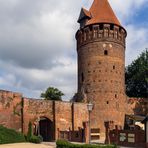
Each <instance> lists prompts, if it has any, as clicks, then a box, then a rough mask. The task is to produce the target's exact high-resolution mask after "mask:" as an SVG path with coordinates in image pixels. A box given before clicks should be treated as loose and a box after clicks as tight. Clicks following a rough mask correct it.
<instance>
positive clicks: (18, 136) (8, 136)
mask: <svg viewBox="0 0 148 148" xmlns="http://www.w3.org/2000/svg"><path fill="white" fill-rule="evenodd" d="M25 141H26V140H25V137H24V135H23V134H22V133H19V132H16V131H15V130H13V129H8V128H6V127H3V126H1V125H0V144H7V143H18V142H25Z"/></svg>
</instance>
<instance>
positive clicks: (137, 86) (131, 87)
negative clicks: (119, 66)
mask: <svg viewBox="0 0 148 148" xmlns="http://www.w3.org/2000/svg"><path fill="white" fill-rule="evenodd" d="M125 83H126V94H127V95H128V96H129V97H141V98H148V51H147V49H146V50H145V51H143V52H142V54H141V55H140V56H139V57H138V58H137V59H136V60H134V61H133V62H132V63H131V64H130V65H129V66H127V67H126V71H125Z"/></svg>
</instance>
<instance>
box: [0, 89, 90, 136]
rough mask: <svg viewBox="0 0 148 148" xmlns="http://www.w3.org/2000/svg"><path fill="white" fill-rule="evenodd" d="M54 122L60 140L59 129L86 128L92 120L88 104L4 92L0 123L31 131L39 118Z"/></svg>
mask: <svg viewBox="0 0 148 148" xmlns="http://www.w3.org/2000/svg"><path fill="white" fill-rule="evenodd" d="M39 117H40V118H43V117H44V118H47V119H49V120H50V121H51V123H52V126H51V127H50V130H51V132H50V133H51V134H52V136H53V137H52V139H58V131H59V130H60V131H68V130H71V131H74V130H78V129H79V128H83V122H87V121H88V111H87V105H86V104H85V103H71V102H64V101H62V102H60V101H59V102H58V101H48V100H42V99H29V98H24V97H22V95H21V94H20V93H15V92H10V91H4V90H1V91H0V125H4V126H6V127H8V128H13V129H15V130H17V131H22V132H23V133H24V134H26V133H27V131H28V124H29V122H31V123H32V125H35V124H36V123H37V119H38V118H39Z"/></svg>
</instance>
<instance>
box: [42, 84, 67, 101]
mask: <svg viewBox="0 0 148 148" xmlns="http://www.w3.org/2000/svg"><path fill="white" fill-rule="evenodd" d="M63 95H64V94H63V93H62V92H61V91H60V90H58V89H57V88H54V87H48V88H47V90H46V91H45V93H41V97H42V98H45V100H56V101H62V96H63Z"/></svg>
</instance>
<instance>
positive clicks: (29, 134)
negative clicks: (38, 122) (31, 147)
mask: <svg viewBox="0 0 148 148" xmlns="http://www.w3.org/2000/svg"><path fill="white" fill-rule="evenodd" d="M31 137H32V124H31V122H29V124H28V132H27V136H26V137H25V138H26V141H28V142H29V141H30V138H31Z"/></svg>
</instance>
